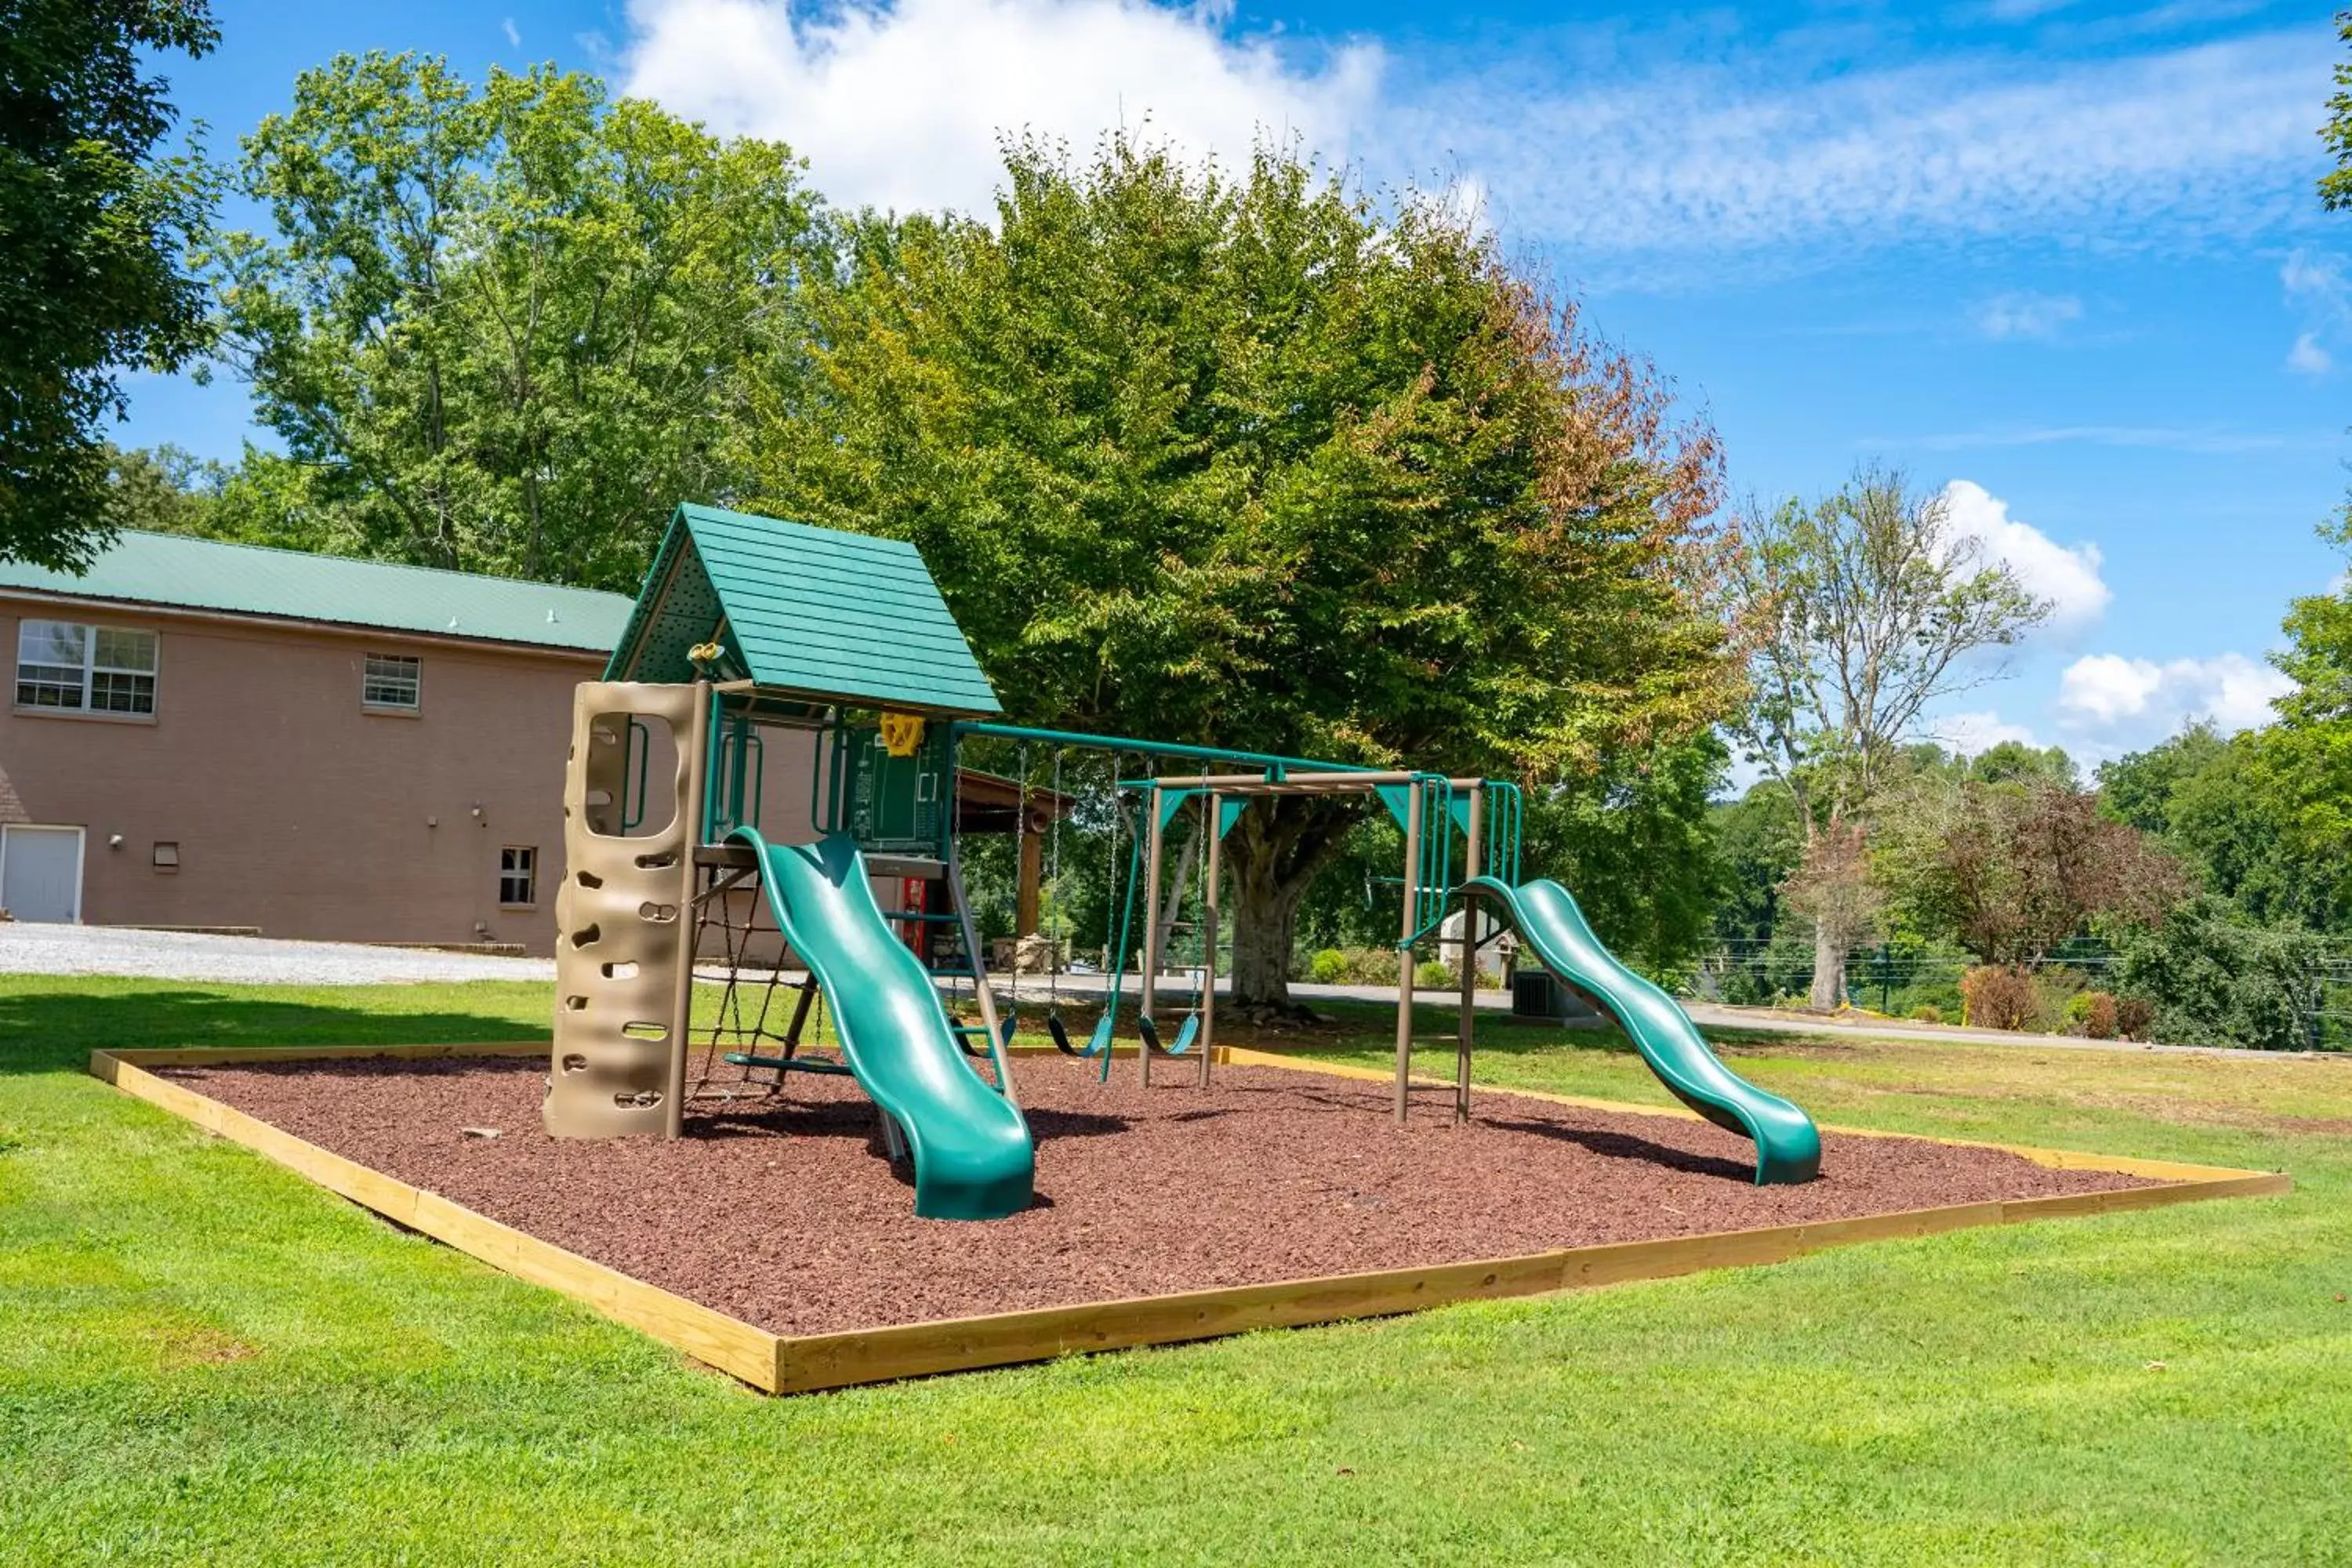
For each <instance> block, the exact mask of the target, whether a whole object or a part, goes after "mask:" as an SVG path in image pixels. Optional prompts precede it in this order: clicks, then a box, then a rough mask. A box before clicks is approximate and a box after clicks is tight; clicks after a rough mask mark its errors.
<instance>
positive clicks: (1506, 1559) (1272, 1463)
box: [0, 979, 2352, 1568]
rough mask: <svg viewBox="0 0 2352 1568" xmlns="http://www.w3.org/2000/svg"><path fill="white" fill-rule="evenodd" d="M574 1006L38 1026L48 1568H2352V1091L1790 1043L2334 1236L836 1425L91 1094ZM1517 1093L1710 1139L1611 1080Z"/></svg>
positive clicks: (23, 1173) (27, 1549) (1870, 1105)
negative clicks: (1561, 1094) (209, 1053)
mask: <svg viewBox="0 0 2352 1568" xmlns="http://www.w3.org/2000/svg"><path fill="white" fill-rule="evenodd" d="M547 1001H548V997H547V993H546V991H545V989H544V988H542V987H538V986H514V985H487V984H486V985H446V986H400V987H383V988H374V989H367V990H344V989H336V990H299V989H285V988H269V989H260V988H236V987H222V986H209V985H171V984H146V983H131V982H119V981H83V980H43V981H30V980H21V979H20V980H8V981H0V1325H5V1331H0V1560H5V1561H9V1562H26V1563H79V1562H115V1561H121V1562H138V1563H172V1562H201V1563H281V1562H282V1563H345V1562H349V1563H443V1562H446V1563H511V1562H524V1561H534V1562H536V1561H545V1562H561V1563H607V1562H613V1563H618V1562H654V1563H761V1564H772V1563H798V1562H817V1561H826V1562H856V1563H898V1562H909V1563H912V1562H923V1563H929V1562H939V1563H958V1564H972V1563H1022V1564H1035V1563H1062V1562H1068V1563H1097V1562H1103V1561H1108V1560H1114V1559H1123V1560H1127V1561H1154V1562H1200V1563H1356V1562H1361V1563H1417V1562H1470V1563H1528V1562H1544V1563H1554V1562H1561V1563H1619V1562H1623V1563H1640V1564H1643V1565H1644V1568H1662V1565H1668V1564H1678V1563H1740V1564H1753V1563H1801V1562H1819V1563H1976V1562H2000V1563H2010V1562H2027V1563H2130V1564H2142V1563H2323V1562H2335V1561H2346V1560H2352V1304H2347V1301H2346V1299H2345V1298H2346V1296H2347V1293H2352V1204H2347V1198H2352V1062H2336V1061H2290V1060H2278V1059H2264V1058H2244V1059H2235V1058H2232V1059H2215V1058H2196V1057H2155V1056H2147V1055H2137V1054H2114V1055H2108V1054H2104V1053H2092V1052H2079V1051H2065V1050H2054V1049H2053V1050H2051V1051H2048V1052H2046V1053H2045V1052H2040V1051H2035V1050H2032V1049H2021V1048H2018V1047H1945V1046H1921V1045H1917V1044H1900V1045H1891V1044H1890V1045H1880V1044H1872V1043H1868V1042H1857V1041H1853V1040H1852V1039H1849V1038H1847V1037H1843V1036H1840V1037H1838V1038H1837V1039H1836V1040H1835V1041H1833V1042H1826V1043H1818V1044H1816V1043H1810V1042H1794V1043H1791V1042H1783V1041H1774V1042H1747V1043H1742V1044H1740V1045H1738V1047H1733V1049H1732V1054H1733V1056H1734V1058H1735V1065H1736V1067H1737V1068H1738V1070H1739V1071H1740V1072H1742V1073H1743V1074H1746V1075H1748V1076H1749V1077H1751V1078H1753V1079H1756V1080H1757V1081H1759V1082H1760V1083H1762V1084H1764V1085H1766V1086H1768V1087H1769V1088H1771V1089H1776V1090H1778V1091H1780V1092H1781V1093H1784V1094H1787V1095H1789V1096H1790V1097H1791V1098H1793V1099H1795V1100H1798V1101H1799V1102H1800V1103H1801V1104H1803V1105H1805V1106H1807V1107H1808V1108H1809V1109H1811V1110H1813V1111H1814V1113H1815V1114H1816V1115H1817V1116H1819V1117H1821V1118H1822V1120H1824V1121H1842V1122H1847V1123H1853V1124H1862V1125H1869V1126H1877V1127H1886V1128H1895V1129H1902V1130H1907V1131H1936V1132H1944V1133H1950V1134H1958V1135H1965V1136H1969V1137H1977V1138H1994V1139H2001V1140H2006V1141H2011V1142H2035V1143H2049V1144H2059V1145H2063V1146H2071V1147H2076V1148H2083V1149H2096V1150H2107V1151H2113V1152H2125V1153H2137V1154H2147V1155H2156V1156H2169V1157H2174V1158H2179V1159H2186V1160H2195V1161H2204V1162H2210V1163H2223V1164H2233V1165H2247V1166H2256V1167H2263V1168H2278V1169H2284V1170H2287V1171H2290V1172H2292V1173H2294V1177H2295V1179H2296V1182H2297V1190H2296V1192H2295V1193H2294V1195H2293V1196H2291V1197H2286V1198H2280V1199H2257V1200H2248V1201H2241V1202H2235V1203H2221V1204H2206V1205H2184V1206H2182V1207H2179V1208H2171V1209H2164V1210H2159V1211H2156V1212H2153V1213H2148V1214H2138V1215H2116V1216H2112V1217H2107V1218H2101V1219H2093V1220H2070V1221H2059V1222H2053V1223H2046V1224H2040V1225H2031V1226H2015V1227H2011V1228H2007V1229H2001V1230H1978V1231H1968V1232H1963V1233H1960V1234H1958V1235H1955V1236H1947V1237H1934V1238H1930V1239H1927V1240H1924V1241H1918V1242H1895V1243H1881V1244H1876V1245H1873V1246H1869V1247H1855V1248H1851V1249H1847V1250H1843V1251H1839V1252H1833V1253H1829V1254H1825V1255H1823V1256H1821V1257H1817V1258H1806V1259H1802V1260H1800V1261H1797V1262H1793V1263H1787V1264H1781V1265H1779V1266H1776V1267H1772V1268H1756V1269H1748V1270H1740V1271H1735V1272H1728V1273H1722V1274H1717V1275H1710V1276H1703V1277H1699V1278H1695V1279H1676V1280H1665V1281H1659V1282H1655V1283H1650V1284H1641V1285H1633V1286H1624V1287H1620V1288H1617V1289H1610V1290H1605V1291H1597V1292H1591V1293H1587V1294H1582V1295H1576V1296H1565V1297H1559V1298H1553V1299H1549V1300H1531V1301H1517V1302H1510V1303H1504V1304H1496V1305H1477V1306H1467V1307H1456V1308H1449V1309H1445V1310H1440V1311H1434V1312H1430V1313H1425V1314H1423V1315H1421V1316H1418V1317H1414V1318H1408V1319H1401V1320H1395V1321H1386V1322H1380V1323H1369V1324H1357V1325H1349V1326H1342V1327H1335V1328H1328V1329H1316V1330H1306V1331H1286V1332H1279V1331H1278V1332H1271V1333H1265V1334H1258V1335H1252V1336H1249V1337H1246V1338H1242V1339H1236V1340H1228V1341H1223V1342H1214V1343H1210V1344H1203V1345H1193V1346H1183V1347H1177V1348H1172V1349H1168V1350H1160V1351H1149V1352H1130V1353H1125V1354H1118V1355H1111V1356H1104V1357H1098V1358H1095V1359H1092V1360H1080V1359H1071V1360H1066V1361H1064V1362H1060V1363H1053V1364H1050V1365H1045V1366H1036V1367H1026V1368H1017V1369H1013V1370H1008V1371H1003V1372H992V1373H971V1374H964V1375H960V1376H955V1377H948V1378H939V1379H933V1380H930V1381H928V1382H921V1383H914V1384H904V1385H900V1386H896V1387H885V1388H870V1389H857V1390H851V1391H847V1392H845V1393H840V1394H824V1395H815V1396H808V1397H803V1398H797V1399H785V1400H775V1399H769V1398H765V1397H762V1396H760V1395H756V1394H750V1393H747V1392H745V1391H744V1390H742V1389H741V1388H740V1387H739V1386H737V1385H736V1384H733V1383H731V1382H730V1381H729V1380H727V1379H725V1378H723V1377H720V1376H719V1375H717V1374H714V1373H709V1372H705V1371H701V1370H698V1369H697V1368H696V1367H694V1366H693V1365H691V1364H689V1363H687V1362H685V1361H684V1360H683V1359H681V1358H680V1357H679V1356H677V1354H675V1353H674V1352H670V1351H668V1350H667V1349H665V1348H663V1347H661V1346H658V1345H656V1344H653V1343H652V1342H647V1341H645V1340H642V1339H640V1338H638V1337H637V1336H635V1335H634V1334H632V1333H630V1332H628V1331H625V1330H623V1329H620V1328H617V1327H614V1326H613V1325H610V1324H608V1323H605V1322H604V1321H602V1320H600V1319H598V1318H597V1317H595V1316H594V1315H593V1313H591V1312H589V1311H588V1310H586V1309H584V1308H581V1307H577V1306H574V1305H572V1304H571V1303H569V1302H566V1301H564V1300H560V1299H558V1298H556V1297H554V1296H552V1295H550V1294H548V1293H546V1292H544V1291H541V1290H537V1289H531V1288H530V1287H528V1286H524V1285H521V1284H520V1283H517V1282H515V1281H513V1280H510V1279H506V1278H505V1277H503V1276H501V1275H499V1274H497V1273H495V1272H493V1271H492V1270H490V1269H489V1268H486V1267H483V1266H481V1265H479V1264H477V1263H475V1262H473V1261H472V1260H470V1259H467V1258H462V1257H459V1256H457V1255H456V1254H453V1253H451V1252H449V1251H447V1250H446V1249H444V1248H441V1247H436V1246H434V1245H433V1244H431V1243H428V1242H425V1241H423V1240H420V1239H418V1238H416V1237H411V1236H407V1235H404V1234H402V1233H400V1232H398V1231H395V1230H394V1229H393V1228H392V1227H390V1226H387V1225H385V1224H383V1223H382V1222H380V1221H378V1220H376V1219H374V1218H373V1217H371V1216H370V1215H367V1214H366V1213H365V1212H363V1211H362V1210H360V1209H357V1208H354V1207H352V1205H348V1204H345V1203H342V1202H341V1201H340V1200H338V1199H335V1198H333V1197H331V1196H329V1195H328V1194H325V1193H322V1192H320V1191H319V1190H318V1189H316V1188H313V1187H311V1186H310V1185H308V1184H305V1183H304V1182H302V1181H300V1180H299V1178H297V1177H295V1176H293V1175H291V1174H289V1173H286V1172H283V1171H281V1170H279V1169H278V1168H276V1167H274V1166H272V1165H270V1164H268V1163H265V1162H264V1161H262V1160H261V1159H259V1158H258V1157H257V1156H255V1155H252V1154H250V1153H248V1152H246V1151H244V1150H241V1149H238V1148H236V1147H234V1146H231V1145H228V1144H225V1143H222V1142H218V1141H216V1140H212V1139H209V1138H207V1137H205V1135H203V1134H202V1133H199V1132H197V1131H195V1130H194V1129H193V1128H191V1127H189V1126H187V1125H186V1124H184V1123H183V1122H180V1121H176V1120H174V1119H173V1118H171V1117H169V1116H167V1115H165V1114H163V1112H161V1111H159V1110H154V1109H153V1108H152V1107H149V1106H146V1105H143V1104H141V1103H138V1102H135V1101H132V1100H128V1099H126V1098H124V1097H121V1096H119V1095H117V1094H115V1093H114V1092H113V1091H111V1090H110V1089H107V1088H105V1087H104V1086H103V1085H100V1084H99V1083H98V1082H96V1081H95V1080H93V1079H89V1078H88V1077H87V1076H85V1075H84V1074H83V1071H82V1067H83V1061H84V1058H85V1056H86V1054H87V1052H88V1051H89V1048H90V1047H93V1046H105V1045H121V1046H167V1045H188V1044H225V1043H236V1044H252V1043H271V1044H275V1043H284V1044H305V1043H328V1042H353V1041H357V1042H406V1041H415V1042H422V1041H435V1040H478V1039H497V1038H527V1037H535V1036H538V1035H541V1034H542V1033H543V1032H544V1021H545V1017H546V1012H547ZM1444 1026H1445V1015H1444V1013H1443V1012H1441V1011H1435V1010H1433V1013H1432V1016H1431V1019H1430V1029H1431V1031H1432V1032H1433V1033H1434V1032H1437V1031H1438V1030H1441V1029H1443V1028H1444ZM1385 1035H1386V1030H1385V1027H1384V1026H1383V1025H1382V1024H1381V1020H1380V1019H1379V1018H1378V1017H1377V1016H1376V1015H1374V1014H1370V1013H1364V1014H1358V1013H1354V1012H1352V1011H1351V1012H1350V1013H1349V1014H1348V1015H1347V1016H1346V1017H1345V1018H1344V1019H1343V1020H1342V1024H1341V1026H1339V1027H1337V1028H1335V1029H1332V1030H1329V1031H1326V1032H1323V1033H1320V1034H1316V1035H1311V1036H1308V1037H1306V1040H1305V1043H1307V1044H1309V1045H1312V1046H1316V1047H1322V1048H1326V1049H1329V1050H1332V1051H1335V1052H1338V1053H1340V1054H1342V1055H1346V1056H1350V1057H1355V1058H1360V1059H1363V1060H1366V1061H1371V1062H1381V1061H1384V1060H1385V1059H1386V1054H1385V1045H1384V1040H1385ZM1442 1054H1443V1053H1442V1048H1441V1051H1440V1053H1439V1055H1438V1056H1434V1057H1433V1059H1432V1060H1431V1061H1430V1063H1429V1064H1428V1065H1429V1066H1430V1068H1432V1070H1434V1071H1438V1072H1443V1071H1444V1070H1445V1067H1444V1061H1443V1060H1442ZM1480 1077H1481V1079H1482V1080H1483V1081H1486V1082H1490V1083H1496V1084H1518V1085H1525V1086H1528V1087H1540V1088H1546V1089H1559V1090H1564V1091H1569V1092H1575V1093H1591V1094H1605V1095H1610V1096H1613V1097H1616V1098H1620V1099H1626V1100H1645V1101H1658V1102H1663V1101H1664V1094H1663V1091H1661V1090H1659V1089H1657V1088H1656V1086H1655V1085H1654V1083H1653V1082H1652V1081H1651V1080H1650V1079H1649V1078H1648V1076H1647V1074H1646V1073H1645V1072H1644V1070H1643V1068H1642V1066H1641V1064H1640V1062H1639V1060H1638V1059H1637V1058H1633V1056H1632V1055H1631V1054H1630V1053H1628V1052H1627V1051H1625V1050H1624V1049H1623V1048H1622V1042H1619V1041H1616V1040H1615V1039H1614V1038H1613V1037H1609V1036H1605V1035H1598V1034H1595V1035H1578V1036H1568V1035H1562V1034H1560V1033H1558V1032H1556V1031H1551V1030H1548V1029H1537V1028H1530V1027H1528V1026H1504V1025H1496V1026H1492V1027H1490V1028H1488V1029H1487V1030H1486V1033H1485V1036H1484V1037H1483V1047H1482V1052H1481V1057H1480ZM1378 1135H1379V1132H1378V1129H1377V1128H1373V1127H1367V1129H1366V1136H1368V1137H1370V1136H1378Z"/></svg>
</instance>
